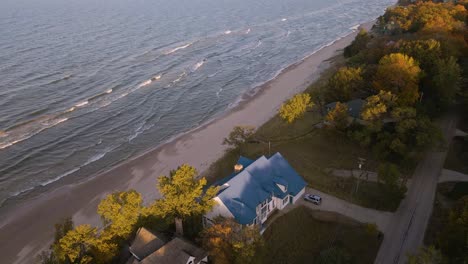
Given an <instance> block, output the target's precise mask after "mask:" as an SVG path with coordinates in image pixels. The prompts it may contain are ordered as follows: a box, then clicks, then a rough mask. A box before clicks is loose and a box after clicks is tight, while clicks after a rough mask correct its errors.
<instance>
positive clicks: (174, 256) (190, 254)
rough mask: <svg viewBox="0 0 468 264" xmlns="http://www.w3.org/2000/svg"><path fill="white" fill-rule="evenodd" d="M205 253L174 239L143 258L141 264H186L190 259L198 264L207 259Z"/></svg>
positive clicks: (190, 244)
mask: <svg viewBox="0 0 468 264" xmlns="http://www.w3.org/2000/svg"><path fill="white" fill-rule="evenodd" d="M207 255H208V254H207V253H206V252H205V251H204V250H203V249H200V248H199V247H196V246H195V245H193V244H192V243H190V242H188V241H186V240H184V239H182V238H178V237H176V238H174V239H172V240H171V241H169V242H168V243H167V244H165V245H164V246H162V247H161V248H160V249H158V250H157V251H155V252H153V253H152V254H151V255H149V256H147V257H146V258H144V259H143V260H142V261H141V262H139V263H142V264H167V263H171V264H187V263H189V262H188V261H189V260H190V258H192V260H193V262H192V263H199V262H200V261H201V260H203V259H204V258H206V257H207Z"/></svg>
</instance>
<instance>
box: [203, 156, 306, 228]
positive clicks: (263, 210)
mask: <svg viewBox="0 0 468 264" xmlns="http://www.w3.org/2000/svg"><path fill="white" fill-rule="evenodd" d="M214 185H215V186H218V187H219V191H218V194H217V196H216V197H214V198H213V199H214V200H215V201H216V205H215V206H214V207H213V209H212V211H211V212H209V213H207V214H206V215H205V216H204V218H203V223H204V224H205V225H209V224H210V223H211V222H212V221H213V219H215V218H216V217H217V216H223V217H228V218H234V219H235V220H236V221H237V222H238V223H239V224H242V225H261V224H263V223H264V222H265V221H266V220H267V219H268V217H269V216H270V215H271V214H272V213H273V212H274V211H275V210H283V209H284V208H285V207H286V206H288V205H289V204H294V203H296V202H297V200H299V199H300V198H301V196H302V195H303V194H304V191H305V187H306V185H307V184H306V182H305V181H304V179H303V178H302V177H301V176H300V175H299V174H297V172H296V171H295V170H294V169H293V168H292V167H291V165H289V163H288V162H287V161H286V159H284V158H283V156H282V155H281V154H280V153H276V154H275V155H273V156H271V157H270V158H266V157H265V156H262V157H260V158H258V159H257V160H255V161H254V160H250V159H248V158H245V157H240V158H239V161H238V162H237V164H236V166H235V171H234V172H233V173H232V174H231V175H229V176H227V177H226V178H224V179H222V180H220V181H218V182H216V183H215V184H214Z"/></svg>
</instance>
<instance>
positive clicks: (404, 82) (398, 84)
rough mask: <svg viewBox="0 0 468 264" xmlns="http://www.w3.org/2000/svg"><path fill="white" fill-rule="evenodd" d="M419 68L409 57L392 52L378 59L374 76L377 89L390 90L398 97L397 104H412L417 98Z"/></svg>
mask: <svg viewBox="0 0 468 264" xmlns="http://www.w3.org/2000/svg"><path fill="white" fill-rule="evenodd" d="M420 74H421V69H420V68H419V66H418V63H417V62H416V61H415V60H414V59H413V58H411V57H409V56H407V55H405V54H401V53H392V54H389V55H387V56H384V57H383V58H382V59H380V61H379V66H378V68H377V73H376V75H375V78H374V82H373V85H374V88H375V89H376V90H377V91H380V90H384V91H390V92H392V93H393V94H395V95H397V97H398V104H400V105H412V104H414V103H415V102H416V101H417V100H418V98H419V91H418V90H419V88H418V85H419V78H420Z"/></svg>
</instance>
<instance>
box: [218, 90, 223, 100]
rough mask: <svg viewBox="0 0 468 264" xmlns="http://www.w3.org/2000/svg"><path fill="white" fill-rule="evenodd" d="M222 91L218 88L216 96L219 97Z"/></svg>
mask: <svg viewBox="0 0 468 264" xmlns="http://www.w3.org/2000/svg"><path fill="white" fill-rule="evenodd" d="M222 91H223V88H220V89H219V90H218V91H217V92H216V97H218V98H219V94H220V93H221V92H222Z"/></svg>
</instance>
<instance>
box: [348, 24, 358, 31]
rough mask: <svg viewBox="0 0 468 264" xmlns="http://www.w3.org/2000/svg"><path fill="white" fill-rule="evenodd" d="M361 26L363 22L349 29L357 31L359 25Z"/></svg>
mask: <svg viewBox="0 0 468 264" xmlns="http://www.w3.org/2000/svg"><path fill="white" fill-rule="evenodd" d="M360 26H361V24H357V25H354V26H352V27H350V28H349V29H351V30H352V31H356V30H358V29H359V27H360Z"/></svg>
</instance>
